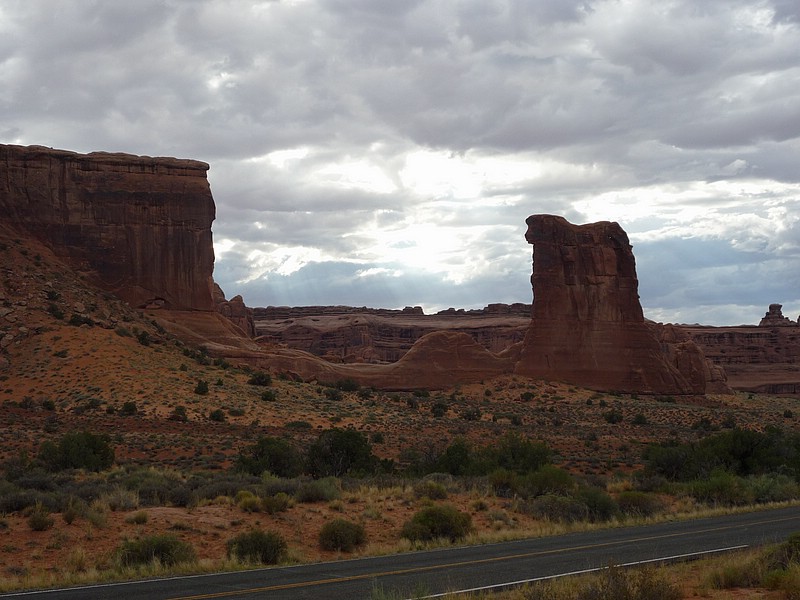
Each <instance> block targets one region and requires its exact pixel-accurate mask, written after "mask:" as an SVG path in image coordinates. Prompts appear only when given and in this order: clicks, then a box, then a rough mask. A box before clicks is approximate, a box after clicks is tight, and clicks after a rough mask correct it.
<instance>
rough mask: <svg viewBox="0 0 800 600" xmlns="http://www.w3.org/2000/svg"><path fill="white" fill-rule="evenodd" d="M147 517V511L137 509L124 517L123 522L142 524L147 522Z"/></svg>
mask: <svg viewBox="0 0 800 600" xmlns="http://www.w3.org/2000/svg"><path fill="white" fill-rule="evenodd" d="M148 519H149V517H148V516H147V513H146V512H145V511H143V510H139V511H137V512H135V513H133V514H132V515H128V516H127V517H125V522H126V523H130V524H131V525H144V524H145V523H147V520H148Z"/></svg>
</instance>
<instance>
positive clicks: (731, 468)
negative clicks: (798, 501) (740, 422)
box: [644, 428, 800, 481]
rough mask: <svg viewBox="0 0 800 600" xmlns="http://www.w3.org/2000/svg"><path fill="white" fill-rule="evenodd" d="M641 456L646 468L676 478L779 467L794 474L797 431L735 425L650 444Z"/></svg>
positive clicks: (799, 469) (799, 462)
mask: <svg viewBox="0 0 800 600" xmlns="http://www.w3.org/2000/svg"><path fill="white" fill-rule="evenodd" d="M644 459H645V465H646V468H647V470H648V471H649V472H651V473H654V474H657V475H663V476H664V477H667V478H668V479H672V480H678V481H690V480H694V479H702V478H706V477H708V476H709V475H711V473H712V472H714V471H727V472H729V473H732V474H734V475H739V476H748V475H761V474H764V473H774V472H777V471H779V470H780V471H783V472H785V473H787V474H792V475H794V476H795V477H797V476H798V475H799V474H800V434H797V433H784V432H782V431H780V430H777V429H774V428H768V429H767V430H766V431H764V432H759V431H750V430H746V429H738V428H734V429H730V430H727V431H723V432H721V433H718V434H715V435H710V436H708V437H705V438H703V439H702V440H700V441H699V442H696V443H690V444H671V445H657V446H651V447H649V448H647V449H646V450H645V453H644Z"/></svg>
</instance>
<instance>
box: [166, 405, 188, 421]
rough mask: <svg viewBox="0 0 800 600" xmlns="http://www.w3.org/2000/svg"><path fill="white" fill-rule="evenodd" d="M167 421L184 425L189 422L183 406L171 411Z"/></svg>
mask: <svg viewBox="0 0 800 600" xmlns="http://www.w3.org/2000/svg"><path fill="white" fill-rule="evenodd" d="M168 419H169V420H170V421H181V422H183V423H185V422H186V421H188V420H189V415H188V414H187V413H186V407H185V406H183V405H180V404H179V405H178V406H176V407H175V408H173V409H172V412H171V413H170V415H169V417H168Z"/></svg>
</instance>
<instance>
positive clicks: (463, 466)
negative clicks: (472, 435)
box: [436, 438, 473, 476]
mask: <svg viewBox="0 0 800 600" xmlns="http://www.w3.org/2000/svg"><path fill="white" fill-rule="evenodd" d="M472 462H473V449H472V446H471V445H470V444H469V442H467V441H466V440H465V439H463V438H456V439H455V440H454V441H453V442H452V443H451V444H450V445H449V446H448V447H447V448H445V450H444V452H442V454H441V456H439V458H438V459H437V461H436V470H437V471H439V472H442V473H450V474H451V475H457V476H458V475H466V474H467V473H469V472H470V471H471V469H472Z"/></svg>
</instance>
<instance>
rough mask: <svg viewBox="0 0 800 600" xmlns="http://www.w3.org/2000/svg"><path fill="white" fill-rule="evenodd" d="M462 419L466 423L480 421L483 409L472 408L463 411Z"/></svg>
mask: <svg viewBox="0 0 800 600" xmlns="http://www.w3.org/2000/svg"><path fill="white" fill-rule="evenodd" d="M461 418H462V419H464V420H465V421H480V420H481V409H480V408H478V407H477V406H470V407H468V408H465V409H464V410H462V411H461Z"/></svg>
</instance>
